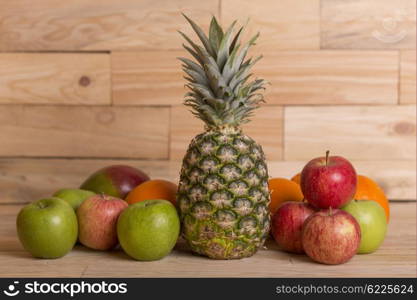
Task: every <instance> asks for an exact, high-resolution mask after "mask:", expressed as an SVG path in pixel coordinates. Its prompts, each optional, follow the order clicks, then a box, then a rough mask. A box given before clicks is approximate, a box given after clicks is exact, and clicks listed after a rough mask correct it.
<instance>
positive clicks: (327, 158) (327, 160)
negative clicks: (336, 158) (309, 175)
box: [326, 150, 330, 167]
mask: <svg viewBox="0 0 417 300" xmlns="http://www.w3.org/2000/svg"><path fill="white" fill-rule="evenodd" d="M329 153H330V151H329V150H327V151H326V167H327V165H328V163H329Z"/></svg>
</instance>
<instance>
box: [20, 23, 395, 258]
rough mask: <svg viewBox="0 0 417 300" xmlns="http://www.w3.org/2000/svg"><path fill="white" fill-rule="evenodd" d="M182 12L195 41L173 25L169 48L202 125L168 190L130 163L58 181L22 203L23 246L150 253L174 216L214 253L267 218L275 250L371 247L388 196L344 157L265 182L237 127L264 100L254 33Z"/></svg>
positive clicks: (253, 145)
mask: <svg viewBox="0 0 417 300" xmlns="http://www.w3.org/2000/svg"><path fill="white" fill-rule="evenodd" d="M185 18H186V19H187V21H188V22H189V23H190V25H191V27H192V29H193V30H194V32H195V34H196V36H197V37H198V39H199V42H194V41H193V40H192V39H191V38H190V37H188V36H187V35H185V34H184V33H182V32H180V34H181V35H182V36H183V38H184V39H185V42H186V44H184V45H183V46H184V48H185V49H186V50H187V52H188V54H189V57H190V58H191V59H190V58H186V57H182V58H179V60H180V61H181V62H182V69H183V71H184V72H185V75H186V76H185V77H184V78H185V79H186V80H187V84H186V87H187V89H188V92H187V93H186V95H185V99H184V105H186V106H187V107H188V108H190V110H191V112H192V113H193V115H194V116H196V117H197V118H199V119H201V120H202V121H203V122H204V125H205V126H204V128H205V131H204V132H202V133H200V134H198V135H197V136H195V137H194V138H193V139H192V141H191V143H190V145H189V147H188V149H187V151H186V154H185V156H184V159H183V164H182V167H181V170H180V180H179V184H178V189H177V186H176V185H175V184H173V183H170V182H167V181H163V180H150V179H149V177H148V176H147V175H146V174H144V173H143V172H141V171H140V170H137V169H134V168H132V167H129V166H111V167H108V168H105V169H102V170H99V171H97V172H96V173H94V174H92V175H91V176H90V177H89V178H88V179H87V180H86V181H85V182H84V183H83V184H82V185H81V187H80V190H71V189H69V190H68V189H66V190H61V191H58V192H57V193H56V194H55V195H54V197H53V198H48V199H42V200H39V201H37V202H34V203H32V204H30V205H28V206H26V207H24V208H23V209H22V211H21V212H20V213H19V215H18V218H17V229H18V235H19V238H20V240H21V242H22V244H23V246H24V248H25V249H27V250H28V251H29V252H31V253H32V254H33V255H34V256H36V257H43V258H55V257H60V256H63V255H65V254H66V253H67V252H68V251H70V250H71V249H72V247H73V246H74V244H75V242H76V240H77V238H78V240H79V241H80V243H82V244H83V245H85V246H87V247H89V248H93V249H97V250H107V249H112V248H114V247H115V246H116V245H117V244H118V243H120V245H121V247H122V248H123V250H124V251H125V252H126V253H127V254H128V255H130V256H131V257H133V258H135V259H138V260H154V259H159V258H161V257H163V256H165V255H167V254H168V253H169V252H170V251H171V249H172V248H173V247H174V245H175V243H176V241H177V238H178V235H179V229H180V223H181V230H182V232H181V233H182V236H183V237H184V239H185V241H186V242H187V243H188V246H189V247H190V249H191V250H192V251H193V252H194V253H197V254H200V255H205V256H208V257H210V258H214V259H239V258H243V257H249V256H251V255H253V254H255V253H256V251H257V250H258V249H261V248H262V247H263V245H264V242H265V240H266V239H267V238H268V237H269V233H270V228H271V227H272V234H273V236H274V238H275V240H276V241H277V242H278V244H279V245H280V246H281V247H282V248H283V249H284V250H287V251H290V252H296V253H302V252H305V253H307V255H309V256H310V257H311V258H312V259H314V260H315V261H318V262H321V263H327V264H339V263H343V262H346V261H347V260H349V259H350V258H351V257H352V256H353V255H354V254H355V253H357V252H359V253H369V252H372V251H375V250H376V249H377V248H378V247H379V245H380V244H381V243H382V241H383V239H384V236H385V232H386V226H387V221H388V217H389V207H388V202H387V200H386V198H385V196H384V195H383V192H382V190H379V188H378V187H377V188H375V189H374V192H373V193H366V192H365V193H363V192H362V194H361V191H360V187H363V188H364V189H365V190H366V189H368V190H370V189H372V184H373V182H372V181H370V180H363V182H362V183H361V177H360V176H359V177H358V176H357V175H356V172H355V170H354V168H353V166H352V165H351V164H350V163H349V162H348V161H347V160H346V159H344V158H341V157H329V156H328V155H326V157H325V158H318V159H314V160H312V161H310V162H309V163H308V164H307V165H306V166H305V167H304V169H303V171H302V172H301V174H300V175H299V176H295V177H294V179H293V181H288V180H287V181H286V180H282V179H272V180H270V181H269V186H268V168H267V164H266V158H265V155H264V152H263V150H262V147H261V145H259V144H258V143H257V142H256V141H255V140H253V139H252V138H251V137H249V136H247V135H246V134H245V133H244V132H243V131H242V129H241V125H242V124H245V123H247V122H249V121H250V119H251V117H252V115H253V112H254V111H255V110H256V109H257V108H259V107H260V105H261V103H262V102H264V97H263V94H262V92H261V91H262V90H263V89H265V86H266V81H265V80H263V79H261V78H256V79H253V78H252V71H251V68H252V67H253V66H254V64H255V63H256V62H257V61H258V60H259V59H261V58H262V56H257V57H247V54H248V50H249V49H250V48H251V47H252V46H253V45H255V42H256V40H257V39H258V37H259V33H258V34H255V35H254V36H253V37H252V38H250V39H249V41H246V42H243V41H241V38H242V36H243V35H242V33H243V32H245V26H242V27H240V28H236V27H235V26H236V21H235V22H233V23H232V24H231V25H230V26H229V27H228V28H222V27H221V26H220V25H219V23H218V21H217V20H216V18H215V17H213V18H212V20H211V23H210V28H209V30H208V34H206V33H205V32H204V31H203V30H202V29H201V28H200V27H199V26H198V25H197V24H196V23H195V22H194V21H192V20H191V19H189V18H188V17H186V16H185ZM200 42H201V43H200ZM297 180H298V181H300V183H299V184H298V183H296V181H297ZM358 182H359V183H358ZM358 187H359V188H358ZM177 190H178V192H177ZM355 192H356V196H355ZM176 198H177V199H176ZM270 198H272V201H270ZM303 199H305V200H306V201H304V202H301V201H302V200H303ZM352 199H357V200H353V201H351V200H352ZM378 199H380V201H379V204H378V203H377V202H376V201H378ZM291 200H295V201H296V202H291ZM369 200H375V201H369ZM288 201H290V202H288ZM297 201H298V202H297ZM381 204H382V205H383V208H384V209H385V212H384V209H383V208H382V207H381V206H380V205H381ZM268 206H269V209H270V210H268ZM177 212H178V213H179V215H177ZM271 213H272V214H273V219H272V225H271V218H270V216H271ZM385 213H386V217H385Z"/></svg>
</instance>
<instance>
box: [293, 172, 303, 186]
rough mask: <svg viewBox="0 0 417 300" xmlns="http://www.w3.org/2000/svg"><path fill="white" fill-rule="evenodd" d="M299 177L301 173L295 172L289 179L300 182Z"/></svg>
mask: <svg viewBox="0 0 417 300" xmlns="http://www.w3.org/2000/svg"><path fill="white" fill-rule="evenodd" d="M300 178H301V173H297V174H295V175H294V176H293V177H292V178H291V180H292V181H294V182H296V183H298V184H300Z"/></svg>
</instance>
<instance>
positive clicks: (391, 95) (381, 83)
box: [112, 50, 399, 105]
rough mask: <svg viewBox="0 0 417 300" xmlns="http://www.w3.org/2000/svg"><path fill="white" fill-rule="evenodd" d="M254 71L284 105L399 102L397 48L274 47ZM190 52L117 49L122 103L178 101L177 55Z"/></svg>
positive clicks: (116, 89)
mask: <svg viewBox="0 0 417 300" xmlns="http://www.w3.org/2000/svg"><path fill="white" fill-rule="evenodd" d="M263 54H264V58H263V59H261V60H260V62H259V63H258V64H257V65H256V66H255V67H254V74H255V76H258V77H263V78H265V79H266V80H268V81H269V82H270V83H271V85H269V86H267V90H266V101H267V104H268V105H279V104H311V105H316V104H337V105H338V104H394V103H397V101H398V100H397V99H398V72H399V71H398V68H399V67H398V64H399V57H398V53H397V52H396V51H366V52H364V51H274V52H272V51H268V52H265V53H263ZM179 56H185V57H187V56H188V55H187V54H186V52H185V50H184V51H170V52H166V51H165V52H164V51H161V52H159V51H152V52H145V51H142V52H114V53H112V67H113V68H112V78H113V101H114V103H115V104H116V105H173V104H180V103H181V102H182V101H183V98H184V93H185V91H186V90H185V88H184V84H185V80H184V79H183V74H182V71H181V64H180V63H179V61H178V60H177V59H176V57H179Z"/></svg>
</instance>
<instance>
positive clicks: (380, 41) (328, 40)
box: [321, 0, 416, 49]
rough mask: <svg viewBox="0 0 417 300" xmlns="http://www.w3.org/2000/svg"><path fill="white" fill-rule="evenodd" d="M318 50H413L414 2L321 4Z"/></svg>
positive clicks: (330, 0) (332, 0)
mask: <svg viewBox="0 0 417 300" xmlns="http://www.w3.org/2000/svg"><path fill="white" fill-rule="evenodd" d="M321 47H322V48H328V49H329V48H330V49H415V47H416V2H415V1H414V0H396V1H391V0H350V1H346V0H321Z"/></svg>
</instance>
